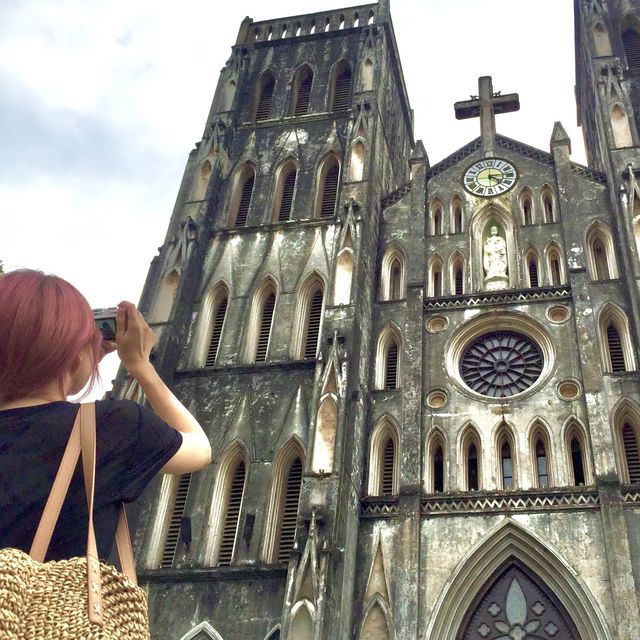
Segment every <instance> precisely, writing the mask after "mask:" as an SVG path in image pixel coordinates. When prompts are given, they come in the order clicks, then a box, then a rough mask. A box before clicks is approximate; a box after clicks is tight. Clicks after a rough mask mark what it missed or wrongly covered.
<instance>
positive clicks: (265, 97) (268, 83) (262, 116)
mask: <svg viewBox="0 0 640 640" xmlns="http://www.w3.org/2000/svg"><path fill="white" fill-rule="evenodd" d="M274 85H275V81H274V79H273V78H267V79H266V80H264V82H263V84H262V89H261V90H260V99H259V100H258V107H257V108H256V120H257V121H260V120H267V119H268V118H269V116H270V115H271V103H272V102H273V87H274Z"/></svg>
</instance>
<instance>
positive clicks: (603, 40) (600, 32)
mask: <svg viewBox="0 0 640 640" xmlns="http://www.w3.org/2000/svg"><path fill="white" fill-rule="evenodd" d="M593 43H594V45H595V49H596V55H597V56H610V55H611V43H610V42H609V34H608V33H607V30H606V29H605V27H604V25H603V24H602V23H601V22H598V23H597V24H595V25H594V26H593Z"/></svg>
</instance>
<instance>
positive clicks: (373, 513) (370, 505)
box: [360, 496, 400, 518]
mask: <svg viewBox="0 0 640 640" xmlns="http://www.w3.org/2000/svg"><path fill="white" fill-rule="evenodd" d="M399 514H400V509H399V504H398V499H397V498H394V497H388V496H384V497H370V498H364V499H363V500H362V501H361V502H360V516H361V517H362V518H394V517H396V516H398V515H399Z"/></svg>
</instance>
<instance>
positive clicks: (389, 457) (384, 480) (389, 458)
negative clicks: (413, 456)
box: [380, 436, 395, 496]
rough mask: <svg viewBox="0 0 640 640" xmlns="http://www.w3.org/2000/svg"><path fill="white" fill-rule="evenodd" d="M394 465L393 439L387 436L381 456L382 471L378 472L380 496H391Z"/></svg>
mask: <svg viewBox="0 0 640 640" xmlns="http://www.w3.org/2000/svg"><path fill="white" fill-rule="evenodd" d="M394 463H395V446H394V443H393V438H392V437H391V436H389V438H388V440H387V441H386V443H385V445H384V451H383V455H382V465H381V466H382V469H381V470H380V471H381V473H380V479H381V487H380V495H383V496H390V495H393V467H394Z"/></svg>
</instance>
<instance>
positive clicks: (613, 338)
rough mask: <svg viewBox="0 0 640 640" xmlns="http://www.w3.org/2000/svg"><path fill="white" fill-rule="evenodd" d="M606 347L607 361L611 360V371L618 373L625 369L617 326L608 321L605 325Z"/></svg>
mask: <svg viewBox="0 0 640 640" xmlns="http://www.w3.org/2000/svg"><path fill="white" fill-rule="evenodd" d="M607 347H608V349H609V361H610V362H611V371H612V372H613V373H620V372H623V371H626V370H627V367H626V365H625V361H624V350H623V348H622V340H621V339H620V332H619V331H618V327H616V326H615V324H613V322H610V323H609V324H608V325H607Z"/></svg>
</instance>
